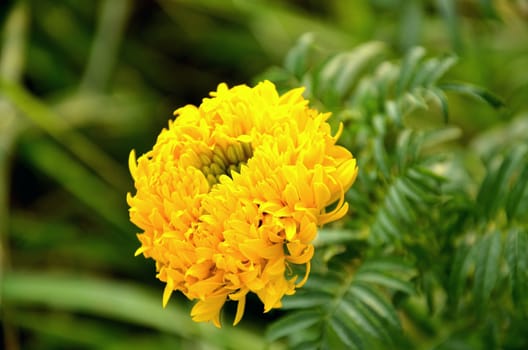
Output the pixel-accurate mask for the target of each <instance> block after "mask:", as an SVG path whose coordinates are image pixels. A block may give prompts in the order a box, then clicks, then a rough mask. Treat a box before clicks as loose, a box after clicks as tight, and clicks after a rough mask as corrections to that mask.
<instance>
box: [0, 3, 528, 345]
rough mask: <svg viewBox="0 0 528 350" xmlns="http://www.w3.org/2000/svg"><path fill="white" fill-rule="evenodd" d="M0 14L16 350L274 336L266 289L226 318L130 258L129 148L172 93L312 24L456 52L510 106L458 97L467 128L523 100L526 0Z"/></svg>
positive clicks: (249, 70) (274, 49) (281, 45)
mask: <svg viewBox="0 0 528 350" xmlns="http://www.w3.org/2000/svg"><path fill="white" fill-rule="evenodd" d="M0 27H1V38H0V50H1V51H0V53H1V55H0V81H1V83H0V264H1V265H0V286H1V288H0V293H1V294H0V317H1V318H0V322H1V325H2V328H3V330H2V334H1V335H0V340H1V341H0V344H2V345H0V347H2V348H5V349H10V350H11V349H123V348H127V349H151V348H154V347H160V346H162V347H166V348H168V347H170V348H172V349H217V348H218V349H223V348H234V349H237V348H238V349H245V348H264V347H265V346H266V345H265V340H264V338H263V334H262V333H263V332H262V329H263V328H264V327H265V326H266V325H267V324H268V323H269V321H270V320H273V319H275V318H277V317H278V316H279V315H280V314H281V311H280V310H276V311H273V312H271V313H269V314H262V312H261V311H262V310H261V308H262V306H261V304H260V303H259V302H258V301H255V300H250V303H249V306H248V311H246V316H245V318H244V320H243V321H242V324H241V325H240V326H238V327H236V328H233V327H231V326H230V325H229V322H224V323H225V325H224V328H223V329H222V330H221V331H219V330H217V329H215V328H214V327H213V326H212V325H207V324H205V325H204V324H195V323H193V322H192V321H191V320H190V317H189V315H188V312H189V310H190V305H189V303H188V302H186V301H185V300H184V298H183V297H182V296H181V295H174V296H173V298H172V300H171V302H170V303H169V305H168V307H167V308H166V309H165V310H162V309H161V294H162V291H163V285H162V283H160V282H159V281H157V280H156V279H155V269H154V263H153V262H152V261H150V260H149V261H146V260H145V259H143V258H142V257H134V256H133V253H134V251H135V250H136V248H137V247H138V242H137V240H136V237H135V234H136V232H137V229H136V228H135V227H134V226H133V225H132V224H130V223H129V221H128V213H127V206H126V202H125V195H126V193H127V192H129V191H132V190H133V187H132V181H131V179H130V176H129V173H128V169H127V160H128V154H129V152H130V150H131V149H136V151H137V153H139V154H141V153H143V152H145V151H147V150H148V149H150V148H151V146H152V145H153V143H154V142H155V139H156V136H157V135H158V133H159V131H160V130H161V129H162V128H163V127H165V126H166V125H167V121H168V119H170V118H171V117H172V112H173V110H175V109H176V108H178V107H180V106H182V105H184V104H187V103H192V104H199V103H200V101H201V99H202V98H203V97H205V96H206V95H207V94H208V93H209V91H211V90H214V89H215V88H216V86H217V84H218V83H220V82H227V83H228V84H229V85H233V84H240V83H247V84H252V83H254V82H255V81H256V79H257V78H256V77H259V76H260V74H261V73H262V72H264V71H266V70H269V68H270V67H273V66H281V65H282V64H283V61H284V57H285V55H286V53H287V52H288V50H289V49H290V48H291V47H292V46H293V45H294V43H295V42H296V41H297V39H298V38H299V37H300V36H301V35H302V34H303V33H306V32H312V33H314V35H315V37H316V41H317V42H318V45H319V46H321V47H322V48H324V50H327V51H328V52H330V53H331V52H338V51H339V50H345V49H350V48H353V47H354V46H356V45H358V44H360V43H364V42H366V41H372V40H379V41H382V42H384V43H386V44H387V45H388V46H389V47H390V48H391V50H392V52H393V54H394V56H395V57H398V56H401V55H403V54H404V53H405V52H406V51H407V50H408V49H410V48H411V47H413V46H416V45H420V46H423V47H425V48H426V49H427V51H428V52H430V53H433V54H443V53H453V52H454V53H456V54H457V55H458V56H459V62H458V64H457V65H456V66H455V68H454V69H452V70H451V71H450V72H449V73H448V75H449V78H450V79H451V80H464V81H468V82H471V83H473V84H477V85H480V86H484V87H486V88H487V89H488V90H490V91H493V92H495V93H497V94H498V95H500V96H501V97H502V98H503V99H504V100H505V102H506V105H507V108H506V109H505V110H503V111H502V112H501V113H497V112H496V111H494V110H493V109H491V108H490V107H489V106H487V105H486V104H479V103H474V102H472V103H470V104H468V103H467V100H464V97H463V96H453V98H452V99H451V100H450V110H451V120H450V123H453V124H456V125H457V126H459V127H461V128H462V129H463V130H464V139H463V140H461V142H462V143H464V142H468V143H469V142H471V141H472V136H473V135H477V134H480V133H482V132H483V131H488V130H493V129H494V128H496V127H500V126H501V125H504V124H505V123H509V122H510V121H511V120H513V119H514V118H518V117H519V116H524V118H525V119H526V115H527V113H528V68H527V67H528V1H526V0H497V1H491V0H460V1H457V0H436V1H435V0H430V1H429V0H428V1H425V0H423V1H421V0H360V1H359V0H358V1H341V0H327V1H317V0H291V1H286V0H284V1H279V0H276V1H264V0H260V1H258V0H158V1H154V0H137V1H133V0H98V1H78V0H38V1H37V0H26V1H22V0H19V1H16V0H2V1H0ZM468 105H469V106H470V109H468ZM232 312H233V310H232V309H230V308H229V307H228V310H227V313H232ZM270 347H271V348H281V345H280V344H274V345H270Z"/></svg>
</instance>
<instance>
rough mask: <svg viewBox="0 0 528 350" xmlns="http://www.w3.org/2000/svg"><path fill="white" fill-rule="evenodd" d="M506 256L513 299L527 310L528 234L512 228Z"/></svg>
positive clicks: (506, 246)
mask: <svg viewBox="0 0 528 350" xmlns="http://www.w3.org/2000/svg"><path fill="white" fill-rule="evenodd" d="M504 255H505V256H506V261H507V263H508V268H509V279H510V285H511V293H512V299H513V301H514V302H515V303H516V304H517V305H519V306H521V307H523V308H524V310H526V307H527V306H528V233H527V232H526V231H524V230H521V229H515V228H512V229H511V230H510V231H509V233H508V238H507V241H506V245H505V247H504Z"/></svg>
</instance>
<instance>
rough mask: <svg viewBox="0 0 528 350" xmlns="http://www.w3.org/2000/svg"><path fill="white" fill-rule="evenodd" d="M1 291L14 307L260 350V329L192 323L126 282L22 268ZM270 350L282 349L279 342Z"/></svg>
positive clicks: (180, 311)
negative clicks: (81, 315)
mask: <svg viewBox="0 0 528 350" xmlns="http://www.w3.org/2000/svg"><path fill="white" fill-rule="evenodd" d="M4 281H5V283H4V286H3V288H4V295H5V298H6V300H7V301H8V302H9V303H10V304H12V305H21V306H28V305H45V306H48V307H51V308H53V309H55V310H67V311H75V312H83V313H90V314H92V315H94V316H103V317H108V318H111V319H114V320H119V321H124V322H127V323H131V324H137V325H141V326H145V327H148V328H152V329H156V330H158V331H160V332H164V333H169V334H176V335H178V336H180V337H182V338H184V339H203V340H205V341H206V342H207V343H209V344H214V345H216V346H218V347H219V348H221V349H264V348H265V344H266V342H265V340H264V339H263V337H262V335H260V334H258V331H254V330H248V329H245V328H243V327H240V326H239V327H230V326H224V327H223V328H222V329H217V328H214V326H212V325H211V324H201V323H195V322H193V321H191V318H190V316H189V314H188V311H187V310H186V307H183V306H182V305H181V304H178V303H176V302H172V303H170V305H169V306H168V307H167V308H166V309H163V308H162V306H161V300H160V298H159V296H158V295H156V294H155V293H152V292H150V291H148V290H146V289H145V288H140V287H138V286H136V285H133V284H129V283H126V282H116V281H111V280H103V279H96V278H93V277H90V278H88V277H80V276H78V275H71V274H69V275H66V274H62V273H61V274H59V273H49V272H48V273H42V272H21V271H17V272H16V273H14V272H13V273H11V274H9V275H7V276H6V277H5V280H4ZM269 349H282V346H281V345H280V344H278V343H275V344H272V345H271V346H270V347H269Z"/></svg>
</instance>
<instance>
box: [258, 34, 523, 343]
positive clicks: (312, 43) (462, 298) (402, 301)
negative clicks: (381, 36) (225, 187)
mask: <svg viewBox="0 0 528 350" xmlns="http://www.w3.org/2000/svg"><path fill="white" fill-rule="evenodd" d="M315 47H316V40H315V39H314V36H312V35H306V36H304V37H302V38H301V39H300V40H299V42H298V44H297V46H295V47H294V48H293V49H292V50H291V51H290V53H289V55H287V58H286V61H285V67H284V68H283V69H277V68H274V69H273V70H271V71H270V74H271V75H270V77H272V78H274V79H275V80H276V81H277V82H279V83H280V84H281V86H282V87H283V88H284V89H286V88H289V87H290V86H293V85H296V84H299V83H303V84H305V85H306V86H307V90H306V94H307V96H308V97H309V98H310V99H311V100H312V101H314V102H315V103H317V104H320V106H321V108H323V109H326V110H330V111H333V112H334V114H336V116H337V118H336V119H337V122H339V123H342V124H343V125H344V128H345V129H344V132H343V136H342V138H341V142H342V143H343V145H344V146H346V147H347V148H349V149H351V150H352V151H353V153H354V154H355V156H356V157H357V159H358V163H359V167H360V172H359V176H358V179H357V181H356V183H355V184H354V186H353V187H352V189H351V190H350V191H349V193H348V194H347V198H348V200H349V203H350V204H351V208H352V209H351V213H350V214H349V215H350V219H349V220H345V222H344V226H342V227H335V228H333V227H331V228H326V229H324V230H322V231H321V232H320V233H319V238H318V240H317V241H316V243H317V244H318V249H317V250H316V258H315V259H316V260H315V261H316V263H315V264H316V266H317V268H316V269H315V270H316V271H315V272H314V273H313V274H312V275H311V277H310V279H309V282H308V284H307V286H305V287H304V288H303V290H302V291H299V292H298V293H296V294H295V295H294V296H291V297H289V298H287V299H286V300H285V301H284V308H285V309H287V310H290V309H293V310H292V311H289V312H287V313H286V315H285V316H284V317H283V318H281V319H279V320H278V321H277V322H275V323H274V324H272V325H271V326H270V327H269V328H268V339H269V340H276V339H278V338H281V337H287V339H288V346H289V347H291V348H299V349H301V348H303V349H304V348H314V349H315V348H353V349H371V348H378V347H380V348H389V347H390V348H394V347H396V348H407V347H408V346H410V345H409V344H415V343H416V340H413V338H412V334H406V332H405V330H404V331H403V334H404V335H403V336H402V335H401V334H402V328H401V327H402V326H401V321H400V319H401V317H404V318H405V319H406V320H407V321H408V322H410V324H413V323H414V325H413V327H416V328H420V327H424V324H426V323H427V322H425V321H424V319H423V318H422V319H418V318H417V317H418V316H417V315H418V314H421V316H420V317H427V316H426V315H429V317H430V319H431V320H434V323H437V324H438V327H442V326H441V323H446V324H449V323H450V322H452V321H451V320H452V319H453V318H455V319H457V320H458V321H457V322H456V323H453V325H452V327H453V328H452V329H449V328H448V329H447V331H446V330H441V329H435V326H434V324H430V325H429V326H427V327H426V328H427V329H428V331H427V332H429V333H430V334H431V337H432V338H433V339H434V337H435V336H438V337H445V336H446V334H448V335H447V336H448V337H449V336H452V337H455V334H457V333H459V332H463V331H464V329H470V328H472V327H475V326H474V322H476V321H477V320H478V319H488V320H489V322H490V324H493V325H495V326H498V325H500V324H503V325H504V322H507V320H508V319H509V318H511V317H517V318H523V317H524V315H526V314H525V312H526V298H527V295H526V278H527V276H528V271H527V270H526V269H525V266H526V263H527V261H526V259H527V257H528V251H527V250H526V249H525V244H526V239H527V237H526V234H527V231H526V230H527V228H528V221H527V220H526V215H525V213H526V204H527V198H528V191H527V190H526V187H527V181H528V180H527V178H526V177H527V167H528V158H527V146H528V143H526V141H525V142H523V143H521V144H518V143H515V144H512V145H511V146H510V147H502V149H499V148H497V149H495V150H488V154H486V155H482V159H483V161H484V164H485V165H484V168H485V169H484V173H483V175H482V176H481V177H482V180H478V178H475V177H472V176H471V174H470V172H471V171H473V169H472V168H470V167H469V166H467V165H465V164H460V157H468V156H470V155H471V154H475V153H476V152H475V150H471V149H469V150H464V149H461V148H456V146H453V145H456V142H457V140H458V139H459V137H460V136H461V135H462V131H461V130H460V129H459V128H456V127H453V126H448V125H447V124H446V123H448V122H449V116H450V112H449V109H448V105H449V104H448V96H447V95H448V94H452V93H458V94H463V95H469V96H474V97H477V98H478V99H480V100H483V101H485V102H487V103H488V104H489V105H490V106H491V107H494V108H501V107H503V106H504V103H503V101H502V100H501V99H500V98H499V97H497V96H496V95H494V94H492V93H490V92H488V91H487V90H486V89H483V88H481V87H477V86H474V85H472V84H466V83H462V82H450V81H448V80H446V79H445V78H444V76H445V75H446V74H447V73H448V71H449V69H450V68H452V67H453V65H454V64H455V63H456V58H455V57H454V56H451V55H448V56H438V57H427V55H426V53H425V50H424V49H423V48H420V47H418V48H413V49H411V50H409V52H408V53H407V54H406V55H405V56H404V57H403V58H402V59H401V60H396V59H391V58H390V52H389V50H388V49H386V48H385V47H384V45H382V44H381V43H377V42H372V43H367V44H363V45H361V46H359V47H357V48H355V49H353V50H351V51H346V52H343V53H337V54H335V55H330V56H328V57H325V56H324V55H321V53H320V52H318V51H317V50H315V49H314V48H315ZM467 103H472V102H469V101H468V102H467ZM474 103H478V101H475V102H474ZM427 118H428V119H429V120H427ZM431 118H432V120H431ZM435 118H436V121H435V120H434V119H435ZM438 120H440V121H438ZM442 120H443V122H442ZM336 127H337V126H336ZM450 145H451V146H450ZM453 147H455V148H453ZM472 188H473V189H474V190H471V189H472ZM521 213H522V214H521ZM326 236H327V237H326ZM440 295H444V296H445V297H444V298H440V299H439V296H440ZM417 299H418V300H422V301H423V303H422V305H423V306H420V307H419V308H418V309H415V306H414V305H413V302H412V301H413V300H417ZM497 309H499V310H500V312H496V311H493V310H497ZM495 326H494V327H495ZM408 327H409V325H407V328H408ZM476 328H477V330H476V334H480V337H485V336H486V332H487V330H486V328H485V327H484V326H482V327H478V326H477V327H476ZM495 332H496V333H493V336H495V337H496V339H495V340H494V342H495V343H496V344H503V343H508V342H510V341H511V339H510V337H509V332H504V333H497V332H498V331H495ZM449 334H450V335H449ZM472 336H474V334H472ZM475 339H478V336H477V338H475ZM473 341H474V340H471V339H469V338H468V339H462V340H460V342H461V344H466V345H465V346H469V344H472V342H473Z"/></svg>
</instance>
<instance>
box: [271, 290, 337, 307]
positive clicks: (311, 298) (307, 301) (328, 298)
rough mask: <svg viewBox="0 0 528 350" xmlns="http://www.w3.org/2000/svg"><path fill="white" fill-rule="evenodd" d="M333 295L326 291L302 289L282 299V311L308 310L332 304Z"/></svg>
mask: <svg viewBox="0 0 528 350" xmlns="http://www.w3.org/2000/svg"><path fill="white" fill-rule="evenodd" d="M332 299H333V295H332V294H329V293H327V292H324V291H318V290H309V289H301V290H299V291H297V292H296V293H295V294H294V295H291V296H286V297H284V299H282V307H281V308H282V309H284V310H288V309H306V308H310V307H315V306H320V305H324V304H328V303H331V302H332Z"/></svg>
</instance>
